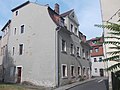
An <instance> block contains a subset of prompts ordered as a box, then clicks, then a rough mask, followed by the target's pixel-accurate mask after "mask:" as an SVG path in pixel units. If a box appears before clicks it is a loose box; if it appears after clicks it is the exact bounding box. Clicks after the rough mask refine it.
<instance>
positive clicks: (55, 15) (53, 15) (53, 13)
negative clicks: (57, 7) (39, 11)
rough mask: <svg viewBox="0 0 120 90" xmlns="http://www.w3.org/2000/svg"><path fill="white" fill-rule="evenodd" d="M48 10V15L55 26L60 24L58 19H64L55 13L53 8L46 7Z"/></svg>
mask: <svg viewBox="0 0 120 90" xmlns="http://www.w3.org/2000/svg"><path fill="white" fill-rule="evenodd" d="M48 12H49V15H50V17H51V18H52V20H53V21H54V22H55V24H56V25H57V26H61V25H60V21H63V22H64V19H63V18H62V17H61V16H60V15H59V14H57V13H56V12H55V11H54V10H53V9H51V8H50V7H48Z"/></svg>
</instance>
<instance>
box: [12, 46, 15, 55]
mask: <svg viewBox="0 0 120 90" xmlns="http://www.w3.org/2000/svg"><path fill="white" fill-rule="evenodd" d="M14 53H15V47H13V48H12V55H14Z"/></svg>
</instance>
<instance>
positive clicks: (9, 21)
mask: <svg viewBox="0 0 120 90" xmlns="http://www.w3.org/2000/svg"><path fill="white" fill-rule="evenodd" d="M10 23H11V20H8V22H7V23H6V24H5V26H4V27H3V28H2V29H1V31H3V30H4V29H5V28H6V27H7V26H8V25H9V24H10Z"/></svg>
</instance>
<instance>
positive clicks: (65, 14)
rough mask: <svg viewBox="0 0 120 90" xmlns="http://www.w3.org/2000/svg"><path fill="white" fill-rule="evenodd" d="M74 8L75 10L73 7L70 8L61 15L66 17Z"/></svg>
mask: <svg viewBox="0 0 120 90" xmlns="http://www.w3.org/2000/svg"><path fill="white" fill-rule="evenodd" d="M73 10H74V9H71V10H69V11H66V12H64V13H62V14H60V16H62V17H65V16H67V15H69V14H70V13H71V12H72V11H73Z"/></svg>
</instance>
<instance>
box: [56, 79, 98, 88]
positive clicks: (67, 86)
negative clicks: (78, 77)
mask: <svg viewBox="0 0 120 90" xmlns="http://www.w3.org/2000/svg"><path fill="white" fill-rule="evenodd" d="M96 79H99V78H92V79H88V80H85V81H79V82H76V83H72V84H69V85H64V86H61V87H59V88H56V89H54V90H67V89H69V88H72V87H74V86H77V85H80V84H84V83H87V82H90V81H93V80H96Z"/></svg>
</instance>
